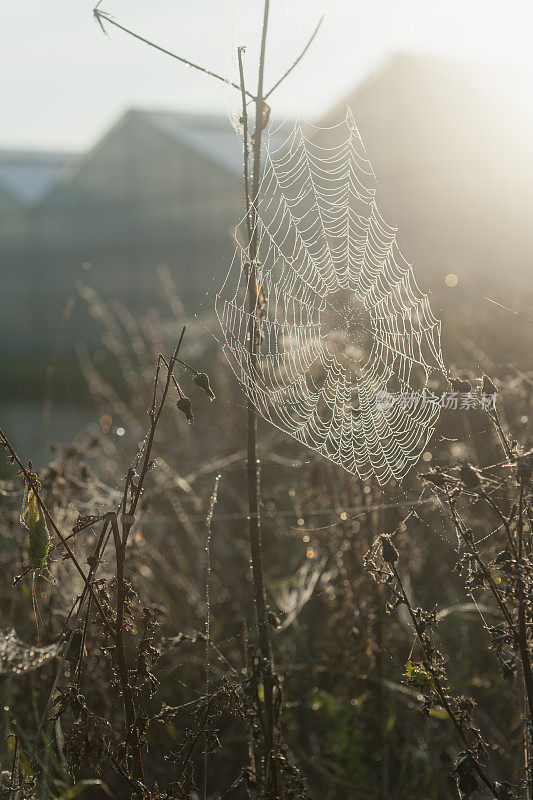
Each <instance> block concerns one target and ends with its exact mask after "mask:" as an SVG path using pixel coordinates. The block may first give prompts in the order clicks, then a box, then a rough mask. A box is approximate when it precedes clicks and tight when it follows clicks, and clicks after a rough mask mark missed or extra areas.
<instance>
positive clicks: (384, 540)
mask: <svg viewBox="0 0 533 800" xmlns="http://www.w3.org/2000/svg"><path fill="white" fill-rule="evenodd" d="M381 552H382V553H383V561H386V562H387V564H396V562H397V561H398V559H399V557H400V555H399V553H398V551H397V550H396V548H395V547H394V545H393V544H392V542H391V540H390V539H389V537H388V536H382V537H381Z"/></svg>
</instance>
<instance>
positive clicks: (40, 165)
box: [0, 150, 73, 206]
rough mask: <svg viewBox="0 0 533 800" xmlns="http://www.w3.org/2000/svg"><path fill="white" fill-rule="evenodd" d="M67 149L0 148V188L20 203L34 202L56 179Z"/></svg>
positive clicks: (69, 154) (59, 173) (64, 162)
mask: <svg viewBox="0 0 533 800" xmlns="http://www.w3.org/2000/svg"><path fill="white" fill-rule="evenodd" d="M72 158H73V155H72V154H71V153H33V152H26V151H13V150H7V151H6V150H3V151H2V150H0V189H3V190H4V191H5V192H6V193H7V194H9V195H10V196H11V197H12V198H14V199H15V200H16V201H17V202H19V203H21V204H22V205H24V206H32V205H35V204H36V203H38V202H39V201H40V200H41V199H42V198H43V197H44V196H45V195H46V194H47V193H48V192H49V191H50V189H51V188H52V187H53V186H54V185H55V184H56V183H57V182H58V180H59V178H60V176H61V171H62V169H63V167H64V166H65V164H66V163H67V162H68V161H70V160H71V159H72Z"/></svg>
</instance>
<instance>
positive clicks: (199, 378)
mask: <svg viewBox="0 0 533 800" xmlns="http://www.w3.org/2000/svg"><path fill="white" fill-rule="evenodd" d="M194 382H195V384H196V385H197V386H199V387H200V389H202V391H204V392H205V393H206V394H208V395H209V399H210V400H211V401H213V400H214V399H215V393H214V391H213V390H212V389H211V384H210V383H209V378H208V376H207V375H206V374H205V372H199V373H198V375H196V377H195V379H194Z"/></svg>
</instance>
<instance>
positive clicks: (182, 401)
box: [176, 395, 194, 425]
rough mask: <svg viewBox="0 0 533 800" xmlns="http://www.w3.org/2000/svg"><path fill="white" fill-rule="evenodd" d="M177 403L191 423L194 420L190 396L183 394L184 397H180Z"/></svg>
mask: <svg viewBox="0 0 533 800" xmlns="http://www.w3.org/2000/svg"><path fill="white" fill-rule="evenodd" d="M176 405H177V407H178V408H179V410H180V411H181V413H182V414H185V419H186V420H187V422H188V423H189V425H190V424H191V422H194V417H193V413H192V406H191V401H190V400H189V398H188V397H185V395H183V397H180V398H179V399H178V401H177V402H176Z"/></svg>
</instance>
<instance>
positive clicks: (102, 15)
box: [93, 6, 255, 100]
mask: <svg viewBox="0 0 533 800" xmlns="http://www.w3.org/2000/svg"><path fill="white" fill-rule="evenodd" d="M93 14H94V16H95V18H96V20H97V22H98V24H99V25H100V27H101V28H102V30H103V31H104V33H106V31H105V28H104V25H103V23H104V22H108V23H109V24H110V25H114V26H115V28H119V29H120V30H121V31H124V33H127V34H128V35H129V36H133V38H134V39H137V40H138V41H139V42H143V43H144V44H147V45H149V46H150V47H153V48H154V50H159V52H160V53H164V54H165V55H167V56H170V57H171V58H175V59H176V61H181V63H182V64H186V65H187V66H188V67H192V68H193V69H197V70H198V71H199V72H203V73H204V74H205V75H210V76H211V77H212V78H216V79H217V80H218V81H222V83H225V84H226V85H227V86H232V87H233V88H234V89H239V90H240V88H241V87H240V86H239V85H238V84H236V83H233V81H230V80H229V78H224V77H223V76H222V75H218V74H217V73H216V72H213V71H212V70H210V69H207V68H206V67H202V66H200V64H195V63H194V62H193V61H189V60H188V59H187V58H183V56H178V55H177V53H173V52H172V51H171V50H166V49H165V48H164V47H161V46H160V45H158V44H155V42H151V41H150V40H149V39H145V38H144V36H140V35H139V34H138V33H134V31H131V30H130V29H129V28H125V27H124V25H121V24H120V23H119V22H117V21H116V20H115V19H113V17H111V15H110V14H108V13H107V12H105V11H100V10H99V9H98V6H96V8H94V9H93ZM247 95H248V97H250V98H251V99H252V100H255V98H254V96H253V94H250V93H249V92H247Z"/></svg>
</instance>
